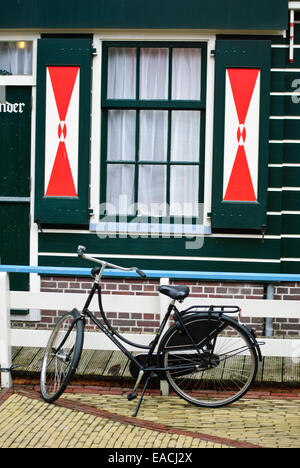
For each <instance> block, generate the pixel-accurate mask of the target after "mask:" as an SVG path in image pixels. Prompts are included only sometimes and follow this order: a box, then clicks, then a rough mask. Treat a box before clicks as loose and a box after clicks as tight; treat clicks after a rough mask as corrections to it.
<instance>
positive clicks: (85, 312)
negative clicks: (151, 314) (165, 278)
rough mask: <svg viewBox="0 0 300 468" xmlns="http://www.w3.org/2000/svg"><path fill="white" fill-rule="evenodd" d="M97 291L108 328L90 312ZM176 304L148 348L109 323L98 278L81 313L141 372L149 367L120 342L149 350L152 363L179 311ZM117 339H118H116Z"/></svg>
mask: <svg viewBox="0 0 300 468" xmlns="http://www.w3.org/2000/svg"><path fill="white" fill-rule="evenodd" d="M96 291H97V292H98V304H99V311H100V314H101V317H102V318H103V321H104V323H105V325H106V327H105V326H104V325H103V324H102V323H101V322H100V321H99V320H98V319H97V317H95V315H94V314H93V313H92V312H90V311H89V310H88V308H89V305H90V303H91V301H92V299H93V297H94V295H95V293H96ZM174 302H175V301H172V302H171V303H170V305H169V307H168V310H167V313H166V315H165V317H164V319H163V321H162V323H161V324H160V327H159V329H158V331H157V334H156V336H155V338H154V340H153V341H152V342H151V343H150V344H149V345H148V346H147V345H141V344H138V343H134V342H132V341H129V340H127V339H126V338H124V337H123V336H122V335H120V334H119V333H118V332H117V331H116V330H115V329H114V328H113V327H112V326H111V324H110V323H109V321H108V320H107V317H106V315H105V311H104V309H103V306H102V299H101V286H100V284H99V282H98V279H97V278H96V279H95V282H94V284H93V287H92V289H91V291H90V293H89V296H88V298H87V301H86V303H85V305H84V307H83V309H82V312H81V314H80V315H81V317H82V318H83V319H84V318H85V317H88V318H89V319H90V320H91V321H92V322H93V323H94V324H95V325H96V326H97V327H98V328H99V329H100V330H101V331H102V332H103V333H104V334H105V335H106V336H107V337H108V338H109V339H110V340H111V341H112V342H113V343H114V344H115V345H116V346H117V347H118V348H119V349H120V351H122V352H123V353H124V354H125V355H126V356H127V357H128V358H129V359H130V360H131V361H133V362H134V363H135V364H136V365H137V367H138V368H139V369H140V370H143V371H144V370H146V369H147V366H146V367H144V366H143V365H142V364H141V363H140V362H139V361H138V360H137V359H136V358H135V357H134V355H133V354H132V353H131V352H130V351H128V349H127V348H125V346H123V344H122V343H121V342H120V340H121V341H123V342H124V343H127V344H129V345H131V346H133V347H135V348H140V349H145V350H148V358H149V361H150V358H151V356H152V355H153V353H154V350H155V348H156V346H157V344H158V342H159V340H160V338H161V336H162V333H163V330H164V328H165V326H166V324H167V322H168V319H169V317H170V315H171V312H172V311H173V309H175V313H176V311H177V309H176V307H175V305H174ZM177 312H178V311H177ZM116 337H117V338H116ZM149 370H167V369H162V368H153V366H151V367H149Z"/></svg>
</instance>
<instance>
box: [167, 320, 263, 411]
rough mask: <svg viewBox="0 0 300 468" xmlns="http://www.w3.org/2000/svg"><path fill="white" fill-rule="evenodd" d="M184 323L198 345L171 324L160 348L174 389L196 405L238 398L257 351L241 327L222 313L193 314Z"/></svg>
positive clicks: (249, 378) (251, 376) (248, 383)
mask: <svg viewBox="0 0 300 468" xmlns="http://www.w3.org/2000/svg"><path fill="white" fill-rule="evenodd" d="M184 324H185V326H186V327H187V329H188V331H189V333H190V334H191V336H192V337H193V340H194V342H195V343H196V345H197V347H195V346H194V345H192V344H191V340H190V339H189V338H188V336H187V335H186V334H185V333H184V332H182V331H181V330H180V329H179V328H178V327H177V326H176V325H174V326H173V327H171V328H170V329H169V330H168V331H167V333H166V334H165V336H164V338H163V340H162V342H161V345H160V350H159V352H160V356H161V364H162V365H163V366H164V367H165V368H167V370H166V372H165V373H166V377H167V380H168V382H169V384H170V386H171V387H172V388H173V390H174V391H175V392H176V393H177V394H178V395H179V396H180V397H182V398H183V399H185V400H186V401H188V402H190V403H193V404H195V405H197V406H206V407H221V406H224V405H228V404H230V403H233V402H234V401H236V400H238V399H239V398H241V397H242V396H243V395H244V394H245V393H246V392H247V390H248V389H249V387H250V386H251V384H252V382H253V381H254V379H255V376H256V373H257V367H258V359H257V354H256V350H255V348H254V345H253V343H252V342H251V340H250V338H249V336H248V334H247V333H246V332H245V330H243V327H241V326H240V325H239V324H238V322H236V321H235V320H233V319H230V318H226V317H224V316H222V317H215V318H213V317H211V316H210V317H208V316H201V315H196V316H191V317H187V318H186V319H185V320H184Z"/></svg>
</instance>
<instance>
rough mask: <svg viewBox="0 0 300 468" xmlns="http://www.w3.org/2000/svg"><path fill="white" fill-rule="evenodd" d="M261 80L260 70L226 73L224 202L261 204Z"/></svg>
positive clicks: (252, 69) (232, 69) (243, 69)
mask: <svg viewBox="0 0 300 468" xmlns="http://www.w3.org/2000/svg"><path fill="white" fill-rule="evenodd" d="M260 79H261V71H260V69H258V68H227V69H226V83H225V93H226V95H225V128H224V130H225V131H224V172H223V200H224V201H233V202H255V201H257V194H258V167H259V127H260Z"/></svg>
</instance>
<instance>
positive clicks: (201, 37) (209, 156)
mask: <svg viewBox="0 0 300 468" xmlns="http://www.w3.org/2000/svg"><path fill="white" fill-rule="evenodd" d="M104 41H135V42H138V41H157V42H163V41H166V42H174V43H176V42H193V43H195V42H206V43H207V76H206V80H207V85H206V111H205V112H206V123H205V154H204V158H205V172H204V180H205V183H204V207H203V225H201V226H195V225H183V226H182V229H180V227H179V226H178V225H173V224H165V225H164V224H163V225H161V224H160V225H158V224H150V223H149V224H148V225H147V224H146V225H140V224H139V223H136V225H134V224H133V223H132V222H129V223H113V225H112V224H110V223H105V222H100V221H99V219H100V202H99V200H100V145H101V135H99V129H100V128H101V71H102V69H101V67H102V44H103V42H104ZM215 41H216V35H215V34H201V33H196V32H195V33H186V32H178V31H176V34H175V33H174V32H147V33H146V32H145V33H144V34H141V32H139V31H136V32H135V31H132V32H126V33H124V32H119V31H117V32H111V33H102V34H101V33H98V34H95V35H94V41H93V47H94V48H95V49H96V50H97V53H96V55H95V56H94V57H93V72H92V73H93V76H92V83H93V84H92V112H91V114H92V116H93V118H92V124H91V182H90V183H91V187H90V209H91V213H92V215H91V219H90V231H93V232H99V233H103V234H105V233H108V232H109V233H110V232H112V231H111V229H113V231H114V232H116V233H123V232H124V233H128V234H129V233H130V232H131V231H132V233H134V234H137V233H142V232H143V233H148V234H152V235H153V234H154V233H158V234H170V235H174V234H175V233H176V230H178V229H179V231H180V232H179V234H183V235H185V234H186V235H189V234H190V235H191V234H192V235H194V234H196V235H200V236H202V235H203V234H210V233H211V220H210V216H209V213H210V212H211V197H212V194H211V191H212V161H213V120H214V78H215V59H214V56H213V55H212V54H211V51H212V50H214V49H215Z"/></svg>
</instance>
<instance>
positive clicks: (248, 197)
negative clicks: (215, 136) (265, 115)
mask: <svg viewBox="0 0 300 468" xmlns="http://www.w3.org/2000/svg"><path fill="white" fill-rule="evenodd" d="M227 71H228V76H229V80H230V84H231V89H232V95H233V99H234V102H235V107H236V111H237V115H238V119H239V123H240V124H245V120H246V117H247V113H248V110H249V106H250V102H251V99H252V95H253V91H254V88H255V84H256V81H257V77H258V74H259V69H252V68H231V69H228V70H227ZM244 130H245V129H244ZM224 200H225V201H248V202H251V201H256V196H255V191H254V188H253V182H252V178H251V173H250V170H249V166H248V161H247V156H246V153H245V148H244V146H243V145H240V146H239V147H238V151H237V154H236V157H235V161H234V164H233V168H232V171H231V174H230V178H229V182H228V185H227V189H226V193H225V197H224Z"/></svg>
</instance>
